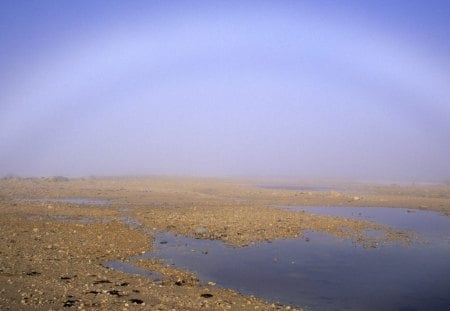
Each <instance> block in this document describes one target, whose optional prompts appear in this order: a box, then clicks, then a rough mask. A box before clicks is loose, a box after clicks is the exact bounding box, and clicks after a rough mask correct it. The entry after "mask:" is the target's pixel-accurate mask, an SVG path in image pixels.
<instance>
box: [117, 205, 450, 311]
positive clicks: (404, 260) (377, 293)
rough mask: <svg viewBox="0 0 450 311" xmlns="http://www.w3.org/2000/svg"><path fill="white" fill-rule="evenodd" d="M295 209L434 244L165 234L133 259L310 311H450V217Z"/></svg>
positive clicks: (125, 267)
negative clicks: (241, 242)
mask: <svg viewBox="0 0 450 311" xmlns="http://www.w3.org/2000/svg"><path fill="white" fill-rule="evenodd" d="M290 209H298V210H305V211H307V212H315V213H323V214H328V215H330V214H331V215H336V216H345V217H351V218H356V219H368V220H372V221H377V222H380V223H382V224H384V225H389V226H392V227H394V228H398V229H408V230H415V231H418V232H420V233H421V234H424V235H427V236H430V237H433V239H430V242H429V243H426V244H425V243H412V244H408V245H404V244H400V243H398V244H389V245H380V246H379V247H378V248H364V247H361V246H359V245H357V244H355V243H354V241H350V240H342V239H338V238H335V237H333V236H330V235H325V234H320V233H314V232H307V233H305V236H304V237H303V238H301V239H286V240H276V241H273V242H271V243H258V244H254V245H251V246H248V247H244V248H233V247H230V246H227V245H225V244H224V243H222V242H221V241H211V240H199V239H192V238H186V237H181V236H175V235H172V234H169V233H163V234H159V235H157V237H156V240H155V243H154V245H155V247H156V248H157V250H156V251H155V252H151V253H146V254H143V255H139V256H135V257H133V258H135V259H136V258H160V259H162V260H164V261H165V262H166V263H168V264H173V265H175V266H177V267H181V268H185V269H187V270H189V271H192V272H194V273H195V274H196V275H197V277H198V278H199V279H200V280H201V282H202V283H207V282H209V281H212V282H215V283H217V285H218V286H222V287H226V288H233V289H236V290H238V291H239V292H241V293H243V294H247V295H255V296H258V297H262V298H264V299H267V300H269V301H271V302H278V303H282V304H290V305H297V306H300V307H303V308H305V310H319V311H320V310H323V311H328V310H368V311H372V310H386V311H391V310H392V311H402V310H405V311H406V310H436V311H439V310H450V295H449V290H448V289H449V288H450V277H449V275H450V238H449V237H450V235H449V231H450V218H449V217H447V216H444V215H441V214H439V213H434V212H426V211H414V212H411V210H407V209H394V208H380V209H379V208H342V207H338V208H334V207H328V208H324V207H321V208H318V207H311V208H310V207H295V208H292V207H291V208H290ZM368 234H369V235H374V236H378V235H379V234H380V233H379V232H377V231H374V232H368ZM109 266H110V267H111V268H114V269H118V270H121V271H124V272H128V273H137V274H141V272H142V274H141V275H148V273H151V274H153V273H152V272H149V271H147V270H145V269H144V270H143V271H141V269H140V268H137V269H138V270H136V269H135V268H136V267H134V266H132V265H131V264H128V263H122V262H115V263H114V264H113V265H111V264H110V265H109ZM150 277H153V276H152V275H150Z"/></svg>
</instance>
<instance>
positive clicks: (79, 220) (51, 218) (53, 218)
mask: <svg viewBox="0 0 450 311" xmlns="http://www.w3.org/2000/svg"><path fill="white" fill-rule="evenodd" d="M26 219H27V220H49V221H65V222H77V223H95V222H100V223H106V222H110V221H111V219H108V218H89V217H77V216H67V215H45V216H42V215H39V216H28V217H27V218H26Z"/></svg>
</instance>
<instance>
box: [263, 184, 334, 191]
mask: <svg viewBox="0 0 450 311" xmlns="http://www.w3.org/2000/svg"><path fill="white" fill-rule="evenodd" d="M257 187H258V188H263V189H274V190H295V191H320V192H324V191H334V190H337V188H336V187H328V186H304V185H303V186H299V185H258V186H257Z"/></svg>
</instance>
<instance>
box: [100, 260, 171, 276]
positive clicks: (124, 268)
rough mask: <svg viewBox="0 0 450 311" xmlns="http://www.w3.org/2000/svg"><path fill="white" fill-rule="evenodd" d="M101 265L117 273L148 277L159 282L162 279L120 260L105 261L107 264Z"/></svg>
mask: <svg viewBox="0 0 450 311" xmlns="http://www.w3.org/2000/svg"><path fill="white" fill-rule="evenodd" d="M102 265H103V266H105V267H107V268H110V269H114V270H117V271H121V272H125V273H129V274H136V275H141V276H145V277H149V278H151V279H153V280H155V281H160V280H161V279H162V276H161V274H159V273H158V272H154V271H150V270H146V269H143V268H139V267H136V266H135V265H133V264H131V263H128V262H123V261H120V260H111V261H107V262H104V263H103V264H102Z"/></svg>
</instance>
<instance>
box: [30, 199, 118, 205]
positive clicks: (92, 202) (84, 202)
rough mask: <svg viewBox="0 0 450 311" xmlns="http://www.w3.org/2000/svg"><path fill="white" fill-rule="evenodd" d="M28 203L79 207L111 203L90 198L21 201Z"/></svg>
mask: <svg viewBox="0 0 450 311" xmlns="http://www.w3.org/2000/svg"><path fill="white" fill-rule="evenodd" d="M22 201H28V202H48V203H71V204H80V205H108V204H110V203H111V202H110V201H109V200H105V199H91V198H42V199H23V200H22Z"/></svg>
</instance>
